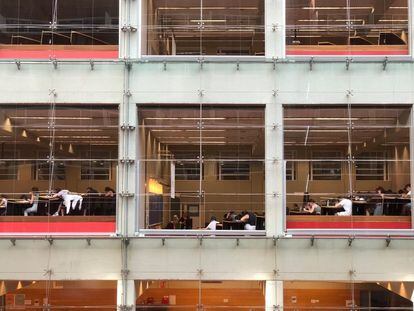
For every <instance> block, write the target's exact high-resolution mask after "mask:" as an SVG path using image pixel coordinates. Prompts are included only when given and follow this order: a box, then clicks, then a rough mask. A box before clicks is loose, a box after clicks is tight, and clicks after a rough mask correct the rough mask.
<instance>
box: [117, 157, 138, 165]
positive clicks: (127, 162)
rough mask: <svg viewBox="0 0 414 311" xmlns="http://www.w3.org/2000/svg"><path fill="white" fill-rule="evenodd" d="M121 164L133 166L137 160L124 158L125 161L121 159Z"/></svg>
mask: <svg viewBox="0 0 414 311" xmlns="http://www.w3.org/2000/svg"><path fill="white" fill-rule="evenodd" d="M119 162H120V163H122V164H129V165H131V164H134V163H135V160H134V159H129V158H123V159H120V160H119Z"/></svg>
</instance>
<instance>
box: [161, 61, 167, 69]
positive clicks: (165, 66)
mask: <svg viewBox="0 0 414 311" xmlns="http://www.w3.org/2000/svg"><path fill="white" fill-rule="evenodd" d="M162 65H163V66H164V71H167V62H166V61H163V62H162Z"/></svg>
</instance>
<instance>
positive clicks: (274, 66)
mask: <svg viewBox="0 0 414 311" xmlns="http://www.w3.org/2000/svg"><path fill="white" fill-rule="evenodd" d="M278 60H279V58H278V57H272V61H273V70H276V63H277V61H278Z"/></svg>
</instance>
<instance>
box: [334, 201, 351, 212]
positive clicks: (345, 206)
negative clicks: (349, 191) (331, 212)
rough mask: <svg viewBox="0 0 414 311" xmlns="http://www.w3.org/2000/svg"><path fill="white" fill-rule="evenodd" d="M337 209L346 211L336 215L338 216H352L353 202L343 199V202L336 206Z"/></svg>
mask: <svg viewBox="0 0 414 311" xmlns="http://www.w3.org/2000/svg"><path fill="white" fill-rule="evenodd" d="M335 207H336V208H339V207H342V208H343V209H344V210H345V211H343V212H338V213H336V214H335V215H338V216H351V215H352V201H351V200H350V199H347V198H343V199H342V200H341V201H339V202H338V203H336V204H335Z"/></svg>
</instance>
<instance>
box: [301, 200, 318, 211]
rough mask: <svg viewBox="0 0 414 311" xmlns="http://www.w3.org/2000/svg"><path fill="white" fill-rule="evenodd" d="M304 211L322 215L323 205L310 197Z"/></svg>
mask: <svg viewBox="0 0 414 311" xmlns="http://www.w3.org/2000/svg"><path fill="white" fill-rule="evenodd" d="M303 211H304V212H306V213H309V214H315V215H320V214H321V213H322V209H321V207H320V206H319V205H318V204H316V202H315V200H313V199H309V201H308V203H306V205H305V207H304V208H303Z"/></svg>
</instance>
